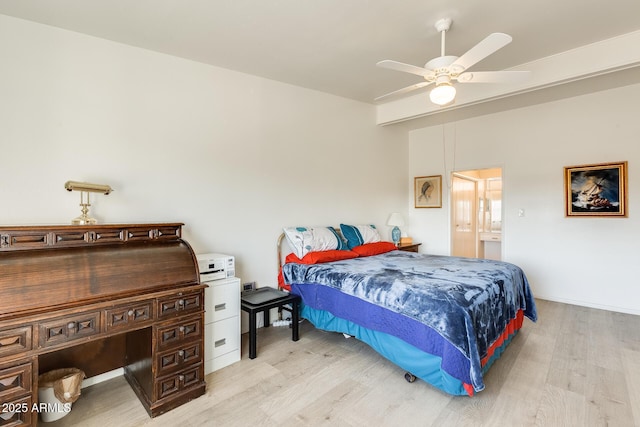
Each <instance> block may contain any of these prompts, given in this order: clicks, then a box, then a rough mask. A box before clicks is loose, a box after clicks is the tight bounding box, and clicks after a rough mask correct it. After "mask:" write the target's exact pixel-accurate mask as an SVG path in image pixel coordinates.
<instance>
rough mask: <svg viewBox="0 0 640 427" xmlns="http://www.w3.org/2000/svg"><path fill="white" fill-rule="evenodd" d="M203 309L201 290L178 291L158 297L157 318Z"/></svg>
mask: <svg viewBox="0 0 640 427" xmlns="http://www.w3.org/2000/svg"><path fill="white" fill-rule="evenodd" d="M203 309H204V298H203V292H202V291H198V292H184V293H183V292H180V293H178V294H175V295H171V296H169V297H164V298H160V299H158V318H159V319H163V318H170V317H172V316H182V315H184V314H189V313H195V312H198V311H201V310H203Z"/></svg>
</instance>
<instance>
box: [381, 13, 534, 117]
mask: <svg viewBox="0 0 640 427" xmlns="http://www.w3.org/2000/svg"><path fill="white" fill-rule="evenodd" d="M435 27H436V30H438V32H439V33H441V34H442V41H441V48H440V56H439V57H437V58H433V59H432V60H430V61H429V62H427V63H426V64H425V65H424V67H417V66H415V65H410V64H405V63H402V62H398V61H392V60H389V59H387V60H384V61H380V62H378V63H377V64H376V65H377V66H378V67H382V68H388V69H390V70H396V71H402V72H405V73H411V74H416V75H418V76H421V77H424V79H425V81H424V82H420V83H416V84H414V85H411V86H407V87H405V88H402V89H398V90H396V91H394V92H391V93H388V94H386V95H382V96H379V97H377V98H376V99H375V100H376V101H381V100H384V99H388V98H391V97H395V96H398V95H403V94H405V93H408V92H411V91H414V90H417V89H420V88H423V87H426V86H429V85H430V84H434V83H435V85H436V87H435V88H433V89H432V90H431V93H430V94H429V98H430V99H431V102H433V103H434V104H437V105H440V106H446V105H449V104H451V103H453V101H454V100H455V96H456V88H455V87H454V86H453V82H456V81H457V82H458V83H517V82H521V81H524V80H525V79H526V78H527V77H528V76H529V74H530V73H529V71H477V72H468V71H467V70H468V69H469V68H471V67H472V66H473V65H475V64H476V63H478V62H480V61H482V60H483V59H484V58H486V57H487V56H489V55H491V54H492V53H494V52H496V51H497V50H498V49H501V48H503V47H504V46H506V45H508V44H509V43H511V40H512V38H511V36H510V35H508V34H504V33H492V34H490V35H489V36H487V37H486V38H485V39H484V40H482V41H481V42H480V43H478V44H477V45H475V46H474V47H472V48H471V49H469V50H468V51H467V52H466V53H465V54H464V55H462V56H460V57H457V56H451V55H445V49H444V47H445V33H446V32H447V31H448V30H449V28H451V19H449V18H444V19H440V20H438V21H437V22H436V23H435Z"/></svg>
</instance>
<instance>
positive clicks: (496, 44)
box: [449, 33, 513, 72]
mask: <svg viewBox="0 0 640 427" xmlns="http://www.w3.org/2000/svg"><path fill="white" fill-rule="evenodd" d="M511 40H513V39H512V38H511V36H510V35H508V34H504V33H493V34H489V35H488V36H487V37H486V38H485V39H484V40H482V41H481V42H480V43H478V44H477V45H475V46H474V47H472V48H471V49H469V50H468V51H467V52H466V53H465V54H464V55H462V56H461V57H460V58H458V59H457V60H456V61H455V62H454V63H453V64H451V65H450V66H449V69H450V70H452V71H454V72H462V71H464V70H468V69H469V68H471V67H472V66H473V65H474V64H476V63H478V62H480V61H482V60H483V59H484V58H486V57H487V56H489V55H491V54H492V53H494V52H495V51H497V50H498V49H500V48H503V47H505V46H506V45H508V44H509V43H511ZM460 68H461V69H460ZM458 70H459V71H458Z"/></svg>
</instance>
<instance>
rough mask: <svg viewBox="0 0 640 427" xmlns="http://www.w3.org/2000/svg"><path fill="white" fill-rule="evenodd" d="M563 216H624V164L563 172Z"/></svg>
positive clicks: (596, 165) (625, 195)
mask: <svg viewBox="0 0 640 427" xmlns="http://www.w3.org/2000/svg"><path fill="white" fill-rule="evenodd" d="M564 189H565V216H590V217H592V216H603V217H612V216H613V217H626V216H627V162H617V163H600V164H594V165H582V166H568V167H565V168H564Z"/></svg>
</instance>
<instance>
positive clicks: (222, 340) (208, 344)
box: [204, 316, 240, 360]
mask: <svg viewBox="0 0 640 427" xmlns="http://www.w3.org/2000/svg"><path fill="white" fill-rule="evenodd" d="M204 333H205V349H204V358H205V360H209V359H212V358H214V357H218V356H221V355H223V354H226V353H229V352H230V351H234V350H237V349H238V348H240V321H239V317H238V316H236V317H231V318H229V319H224V320H220V321H218V322H215V323H211V324H208V325H205V326H204Z"/></svg>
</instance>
